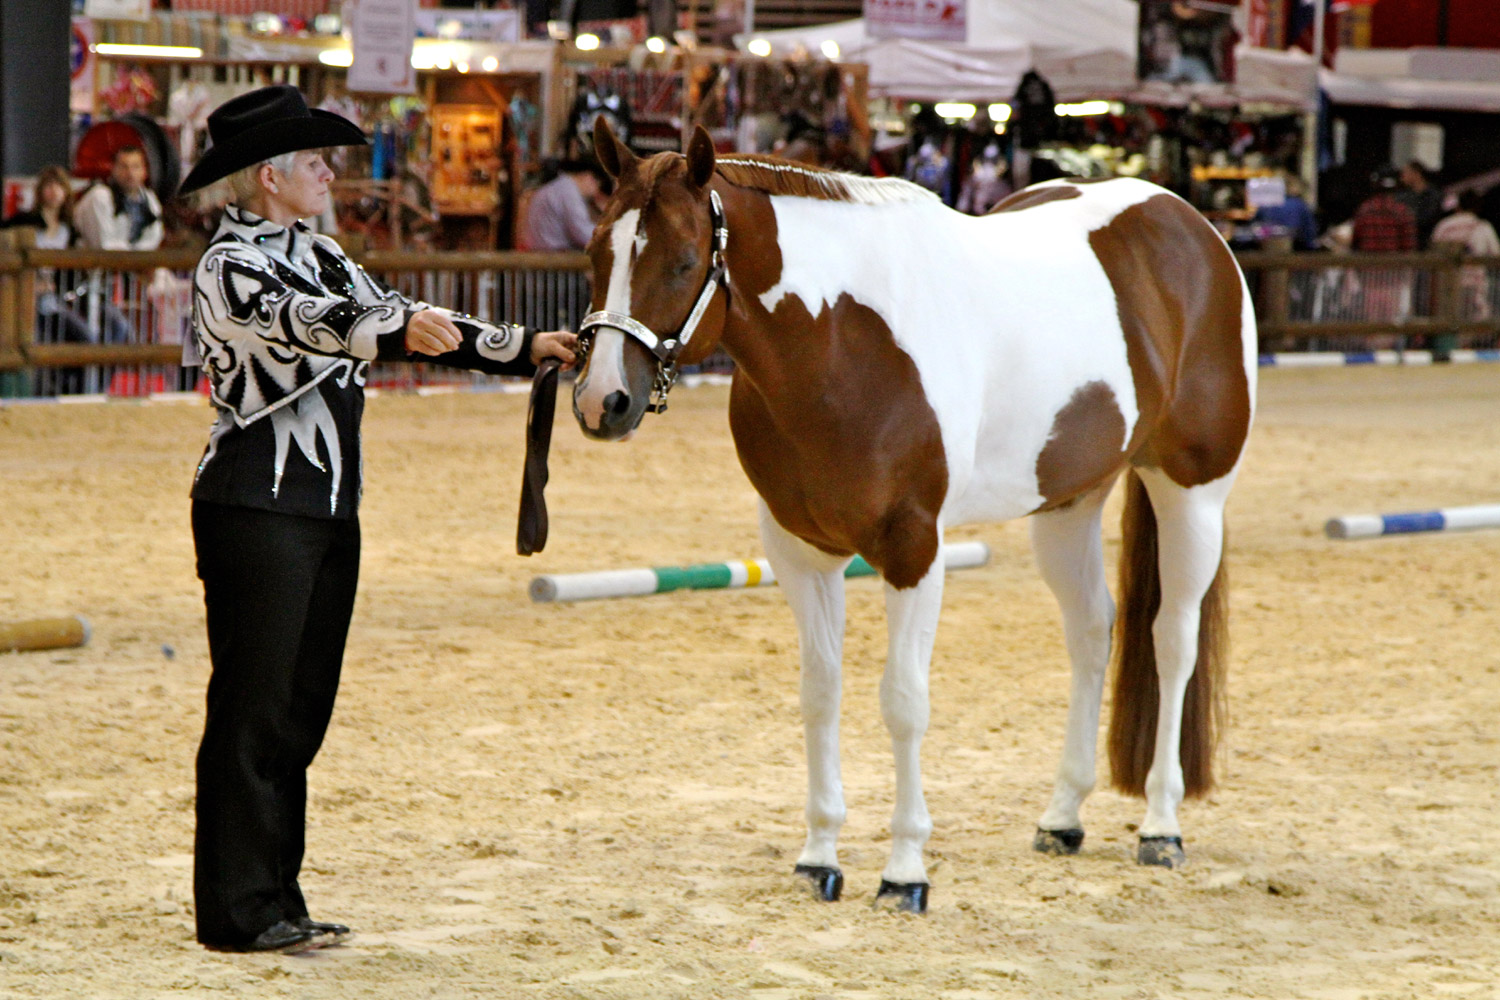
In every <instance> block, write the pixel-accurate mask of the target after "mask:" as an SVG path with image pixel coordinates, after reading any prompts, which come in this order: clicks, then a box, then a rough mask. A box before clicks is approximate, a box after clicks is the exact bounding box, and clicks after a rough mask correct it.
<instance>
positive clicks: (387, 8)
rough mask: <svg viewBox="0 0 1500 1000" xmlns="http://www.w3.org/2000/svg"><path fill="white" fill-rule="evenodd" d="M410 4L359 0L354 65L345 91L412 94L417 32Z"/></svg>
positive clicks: (410, 1)
mask: <svg viewBox="0 0 1500 1000" xmlns="http://www.w3.org/2000/svg"><path fill="white" fill-rule="evenodd" d="M415 11H416V5H415V3H414V2H413V0H359V4H358V5H357V6H356V7H355V8H354V24H353V31H352V36H353V47H354V62H353V64H352V65H350V67H349V77H348V87H349V89H350V90H353V91H358V92H362V93H377V94H414V93H416V92H417V74H416V71H415V70H413V69H412V68H411V49H412V43H413V39H415V38H416V34H417V28H416V21H415V18H414V16H413V15H414V14H415Z"/></svg>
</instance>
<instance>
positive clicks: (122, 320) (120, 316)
mask: <svg viewBox="0 0 1500 1000" xmlns="http://www.w3.org/2000/svg"><path fill="white" fill-rule="evenodd" d="M146 179H147V172H146V153H145V150H143V149H141V147H139V146H121V147H120V148H119V149H117V150H115V155H114V159H113V160H111V161H110V168H109V180H108V181H107V182H106V183H104V184H95V185H94V186H93V187H91V188H89V189H88V190H87V191H85V192H84V193H83V196H82V197H80V198H79V199H78V204H77V205H76V206H75V207H74V209H73V221H74V224H75V225H76V226H77V227H78V241H79V243H80V244H81V245H82V246H84V247H87V248H88V249H90V250H155V249H156V248H157V247H159V246H161V240H162V234H163V229H162V222H161V202H160V201H159V200H158V199H157V197H156V192H154V191H152V190H151V188H149V187H148V186H147V185H146ZM123 288H124V290H122V287H121V286H119V285H114V286H112V287H106V283H105V281H104V278H103V276H102V275H101V274H100V273H99V272H97V271H96V272H95V273H94V277H93V278H91V279H90V282H89V295H90V297H91V298H92V299H93V302H94V303H95V304H94V306H93V308H97V309H98V310H99V311H98V313H97V315H99V316H100V317H101V319H102V322H103V325H104V339H105V340H107V341H108V342H109V343H111V344H124V343H128V342H130V341H132V340H133V339H134V336H133V331H132V323H131V321H130V320H129V319H128V318H127V317H126V315H125V311H124V309H132V311H134V308H138V306H137V307H134V308H133V307H132V306H131V305H129V304H128V303H129V301H130V300H131V299H132V298H133V296H132V295H130V293H129V291H128V289H129V285H128V283H127V284H125V285H124V286H123ZM117 302H118V303H119V304H116V303H117ZM122 306H124V308H123V309H122Z"/></svg>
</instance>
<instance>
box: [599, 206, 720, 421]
mask: <svg viewBox="0 0 1500 1000" xmlns="http://www.w3.org/2000/svg"><path fill="white" fill-rule="evenodd" d="M708 213H709V219H710V220H711V222H712V225H713V235H712V236H711V237H710V238H709V254H710V256H709V268H708V276H707V277H705V278H704V279H703V290H702V291H700V292H699V293H698V301H697V302H694V303H693V308H692V310H691V311H690V312H689V313H688V315H687V319H685V320H683V321H682V327H681V329H679V330H678V331H677V333H676V334H675V335H674V336H671V337H667V338H665V339H663V338H661V337H658V336H657V335H656V334H655V333H654V332H653V331H652V330H651V328H650V327H648V326H647V325H646V324H644V323H642V322H641V321H640V320H637V319H634V318H632V317H630V316H626V315H625V314H624V313H617V312H610V311H609V310H607V309H601V310H599V311H598V312H592V313H589V314H588V315H587V316H585V317H584V318H583V323H582V324H580V325H579V327H578V362H579V364H580V365H582V363H583V361H584V359H585V358H587V357H588V355H589V351H590V350H591V349H592V348H593V346H594V334H595V332H596V331H597V330H599V328H601V327H603V328H605V329H608V330H619V331H620V332H621V333H623V334H625V335H626V336H628V337H633V338H634V339H635V340H637V341H638V342H639V343H640V344H641V345H642V346H643V347H645V348H646V350H648V351H650V352H651V354H652V356H653V357H655V358H656V379H655V381H654V382H653V383H652V385H651V399H650V401H649V402H648V403H647V404H646V412H648V413H663V412H665V411H666V409H667V393H668V392H671V391H672V383H674V382H675V381H677V358H678V356H679V355H681V354H682V349H683V348H684V347H686V346H687V345H688V341H689V340H691V339H693V334H694V333H696V332H697V330H698V323H699V322H700V321H702V319H703V313H704V312H705V311H707V309H708V303H709V302H710V301H711V300H712V299H713V297H714V293H715V292H717V291H718V290H719V289H720V288H721V287H723V288H727V287H728V286H729V266H728V264H727V262H726V261H725V260H724V251H725V249H726V248H727V247H728V246H729V229H728V227H727V226H726V224H725V222H724V206H723V204H722V203H721V202H720V201H719V192H717V191H710V192H709V193H708Z"/></svg>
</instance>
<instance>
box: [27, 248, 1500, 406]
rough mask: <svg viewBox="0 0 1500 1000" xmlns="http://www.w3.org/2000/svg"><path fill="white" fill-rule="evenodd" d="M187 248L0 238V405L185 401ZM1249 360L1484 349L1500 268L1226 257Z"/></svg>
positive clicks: (377, 259) (565, 314)
mask: <svg viewBox="0 0 1500 1000" xmlns="http://www.w3.org/2000/svg"><path fill="white" fill-rule="evenodd" d="M200 252H201V247H194V248H185V249H178V250H163V251H157V252H151V253H133V252H120V251H106V252H99V251H85V250H42V249H37V248H36V247H34V246H31V245H30V233H29V232H26V231H21V230H7V231H0V395H3V396H33V395H35V396H52V395H73V394H80V393H107V394H111V395H117V396H137V395H147V394H150V393H153V392H164V391H166V392H170V391H182V390H192V389H195V388H197V387H198V375H197V371H196V369H194V368H191V367H189V368H184V367H183V364H182V362H183V340H184V338H186V337H187V336H188V330H189V327H190V324H191V320H192V293H191V284H190V281H189V279H190V276H191V274H192V269H193V266H194V265H195V264H196V263H197V260H198V256H199V253H200ZM351 255H352V256H354V258H355V259H356V260H358V261H360V262H361V263H362V264H363V265H364V266H365V267H366V268H367V269H369V270H370V272H371V273H373V274H375V275H377V276H378V277H379V278H380V279H381V280H382V281H384V282H386V283H387V284H388V285H390V286H391V287H393V288H396V289H399V290H400V291H402V292H404V293H406V294H408V295H411V296H413V297H415V298H420V299H424V300H426V301H429V302H434V303H440V304H442V305H447V306H452V307H454V308H458V309H462V310H464V311H465V312H469V313H472V314H474V315H476V316H480V317H482V318H486V319H504V320H510V321H517V322H522V323H525V324H526V325H527V326H531V327H536V328H545V329H576V328H577V326H578V323H579V321H580V320H582V318H583V316H584V315H585V314H586V313H587V311H588V306H589V272H588V258H587V257H585V256H584V255H583V254H581V253H508V252H493V253H490V252H482V253H479V252H476V253H459V252H431V253H415V252H391V251H369V252H362V251H360V250H359V249H358V248H357V247H351ZM1239 259H1240V262H1241V264H1242V265H1243V267H1244V269H1245V273H1246V277H1247V279H1248V281H1249V283H1250V289H1251V294H1252V296H1253V297H1254V300H1255V307H1256V313H1257V315H1258V317H1259V320H1260V333H1261V344H1260V348H1261V350H1262V352H1273V351H1304V350H1318V351H1363V350H1374V349H1388V348H1428V349H1432V350H1435V351H1437V352H1439V355H1441V352H1443V351H1445V350H1449V349H1453V348H1458V347H1468V348H1495V347H1497V346H1500V257H1482V258H1481V257H1464V256H1462V255H1460V254H1459V253H1458V252H1457V251H1456V250H1449V249H1446V248H1439V249H1437V250H1434V251H1431V252H1427V253H1413V254H1335V253H1276V252H1264V251H1255V252H1245V253H1241V254H1239ZM487 381H490V380H489V379H487V377H485V376H479V375H467V374H465V373H459V372H453V371H451V370H447V369H442V368H437V367H435V366H430V365H422V364H385V363H382V364H378V365H376V366H375V368H374V370H373V371H372V374H371V383H372V384H373V385H376V386H383V387H394V388H406V389H420V388H422V387H428V386H460V387H461V386H465V385H479V384H483V383H486V382H487Z"/></svg>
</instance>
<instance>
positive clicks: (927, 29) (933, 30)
mask: <svg viewBox="0 0 1500 1000" xmlns="http://www.w3.org/2000/svg"><path fill="white" fill-rule="evenodd" d="M967 3H968V0H864V11H865V32H866V33H867V34H869V36H870V37H871V38H921V39H925V40H928V41H937V42H966V41H968V36H969V26H968V7H967Z"/></svg>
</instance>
